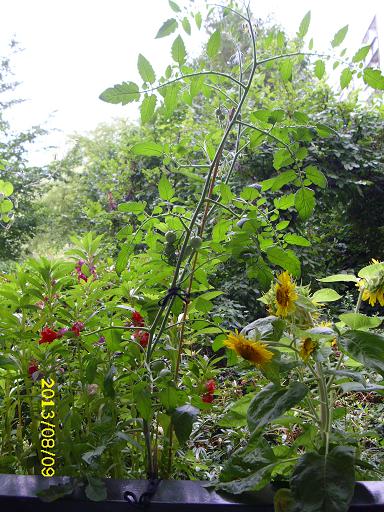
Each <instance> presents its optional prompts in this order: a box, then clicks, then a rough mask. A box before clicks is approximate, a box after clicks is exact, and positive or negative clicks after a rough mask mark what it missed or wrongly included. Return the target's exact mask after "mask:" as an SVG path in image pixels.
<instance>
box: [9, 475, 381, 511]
mask: <svg viewBox="0 0 384 512" xmlns="http://www.w3.org/2000/svg"><path fill="white" fill-rule="evenodd" d="M69 481H70V479H69V478H66V477H54V478H44V477H42V476H20V475H0V510H2V511H3V510H4V511H8V510H9V511H12V512H19V511H20V512H29V511H31V512H32V511H33V512H46V511H52V512H53V511H54V512H107V511H108V512H115V511H116V512H117V511H123V510H124V511H126V512H129V511H130V510H150V511H151V512H152V511H153V512H168V511H169V512H173V511H175V512H176V511H182V512H189V511H194V512H196V511H199V512H219V511H228V512H273V489H272V487H271V486H269V487H267V488H265V489H263V490H262V491H260V492H257V493H253V494H252V495H247V496H245V495H242V496H241V497H240V496H233V495H229V494H224V493H220V494H218V493H216V492H215V491H213V490H211V489H207V488H205V487H203V486H202V483H201V482H198V481H190V480H184V481H182V480H163V481H161V482H160V483H159V485H158V488H157V490H156V493H155V494H154V496H153V497H152V499H151V502H150V504H148V505H139V504H136V503H134V502H133V503H132V502H130V501H127V500H126V499H124V494H125V493H126V491H129V492H130V493H133V494H134V496H135V497H137V498H139V497H140V496H141V495H142V494H143V493H145V492H146V491H147V490H148V482H147V481H146V480H113V479H106V480H105V482H106V485H107V492H108V499H107V500H106V501H103V502H93V501H89V500H86V499H85V498H84V496H81V494H79V495H78V496H70V497H65V498H61V499H60V500H57V501H54V502H51V503H46V502H43V501H41V500H40V499H39V498H38V497H37V496H36V493H37V492H38V491H40V490H42V489H46V488H47V487H48V486H49V485H50V484H56V485H57V484H64V483H68V482H69ZM131 496H132V495H131ZM360 511H361V512H371V511H372V512H373V511H374V512H379V511H382V512H383V511H384V483H382V482H358V483H357V484H356V487H355V495H354V499H353V503H352V505H351V507H350V512H360Z"/></svg>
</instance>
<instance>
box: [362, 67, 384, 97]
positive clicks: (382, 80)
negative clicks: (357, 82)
mask: <svg viewBox="0 0 384 512" xmlns="http://www.w3.org/2000/svg"><path fill="white" fill-rule="evenodd" d="M364 82H365V83H366V84H367V85H369V86H370V87H373V89H378V90H380V91H383V90H384V76H383V75H382V73H381V71H380V69H372V68H365V69H364Z"/></svg>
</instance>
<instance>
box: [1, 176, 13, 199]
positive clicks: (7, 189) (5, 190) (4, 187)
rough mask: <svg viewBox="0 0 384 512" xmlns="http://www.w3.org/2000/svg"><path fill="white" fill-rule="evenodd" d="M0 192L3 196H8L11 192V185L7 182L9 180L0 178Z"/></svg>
mask: <svg viewBox="0 0 384 512" xmlns="http://www.w3.org/2000/svg"><path fill="white" fill-rule="evenodd" d="M0 193H1V194H4V195H5V196H7V197H8V196H10V195H12V194H13V185H12V183H9V181H3V180H0Z"/></svg>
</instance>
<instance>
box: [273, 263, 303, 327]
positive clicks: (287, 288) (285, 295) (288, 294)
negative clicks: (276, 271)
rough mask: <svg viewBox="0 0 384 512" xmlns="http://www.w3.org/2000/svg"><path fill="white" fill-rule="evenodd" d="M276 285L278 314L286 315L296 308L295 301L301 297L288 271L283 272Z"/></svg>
mask: <svg viewBox="0 0 384 512" xmlns="http://www.w3.org/2000/svg"><path fill="white" fill-rule="evenodd" d="M277 280H278V282H277V284H276V286H275V301H276V305H277V311H276V314H277V316H281V317H286V316H288V313H291V312H292V311H294V310H295V308H296V306H295V301H296V300H297V299H298V298H299V296H298V295H297V293H296V291H295V288H296V285H295V284H294V283H293V282H292V280H291V276H290V275H289V274H288V272H287V271H285V272H283V273H281V274H280V275H279V276H278V278H277Z"/></svg>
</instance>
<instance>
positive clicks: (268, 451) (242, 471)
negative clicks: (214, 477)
mask: <svg viewBox="0 0 384 512" xmlns="http://www.w3.org/2000/svg"><path fill="white" fill-rule="evenodd" d="M276 462H277V459H276V456H275V454H274V453H273V450H272V448H271V447H270V446H269V444H268V443H267V441H266V440H265V439H264V438H263V437H261V436H252V438H251V439H250V441H249V443H248V445H247V446H245V447H244V448H240V449H239V450H237V451H235V452H234V453H233V454H232V455H231V457H230V458H229V460H228V461H227V462H226V463H225V464H224V467H223V470H222V471H221V473H220V477H219V478H220V483H219V484H217V488H218V489H220V490H222V491H226V492H230V493H231V494H241V493H243V492H249V491H257V490H258V489H261V488H263V487H264V486H265V485H266V484H267V483H268V481H269V478H270V475H271V472H272V470H273V468H274V467H275V465H276Z"/></svg>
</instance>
